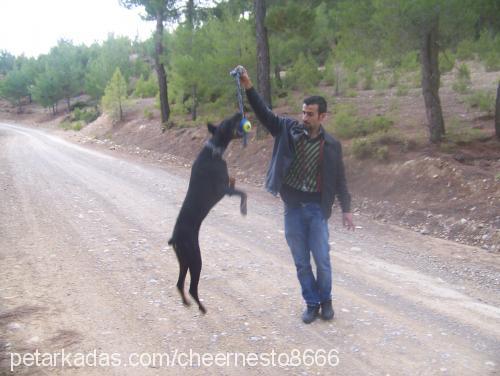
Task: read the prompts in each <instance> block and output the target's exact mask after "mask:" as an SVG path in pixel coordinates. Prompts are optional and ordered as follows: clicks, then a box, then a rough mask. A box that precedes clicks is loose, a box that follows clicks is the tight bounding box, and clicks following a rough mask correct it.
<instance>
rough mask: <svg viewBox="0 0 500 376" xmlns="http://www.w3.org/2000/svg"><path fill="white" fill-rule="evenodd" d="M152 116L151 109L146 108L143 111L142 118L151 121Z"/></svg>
mask: <svg viewBox="0 0 500 376" xmlns="http://www.w3.org/2000/svg"><path fill="white" fill-rule="evenodd" d="M153 116H154V115H153V111H152V110H151V108H148V107H146V108H145V109H144V117H145V118H146V119H148V120H151V119H153Z"/></svg>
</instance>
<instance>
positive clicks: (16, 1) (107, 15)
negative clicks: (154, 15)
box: [0, 0, 155, 57]
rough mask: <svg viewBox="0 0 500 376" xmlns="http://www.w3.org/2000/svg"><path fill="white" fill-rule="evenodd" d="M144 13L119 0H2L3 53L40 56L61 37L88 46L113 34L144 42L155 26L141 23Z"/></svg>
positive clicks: (0, 47) (0, 39)
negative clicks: (129, 7)
mask: <svg viewBox="0 0 500 376" xmlns="http://www.w3.org/2000/svg"><path fill="white" fill-rule="evenodd" d="M142 12H144V11H143V9H142V8H136V9H132V10H129V9H126V8H123V7H121V6H120V4H119V2H118V0H1V1H0V50H7V51H9V52H10V53H11V54H14V55H21V54H25V55H26V56H35V57H36V56H38V55H39V54H45V53H48V52H49V50H50V48H51V47H53V46H55V45H56V44H57V41H58V40H59V39H61V38H64V39H69V40H72V41H73V43H75V44H81V43H84V44H86V45H90V44H91V43H93V42H94V41H98V42H101V41H103V40H105V39H106V38H107V36H108V34H109V33H114V34H115V35H116V36H128V37H130V38H131V39H134V38H135V37H136V36H138V37H139V39H140V40H144V39H146V38H148V37H149V36H150V35H151V32H152V31H153V30H154V27H155V23H154V22H151V21H149V22H148V21H143V20H141V18H140V16H139V14H140V13H142Z"/></svg>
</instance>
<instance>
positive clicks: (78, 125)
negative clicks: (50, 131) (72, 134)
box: [59, 120, 85, 131]
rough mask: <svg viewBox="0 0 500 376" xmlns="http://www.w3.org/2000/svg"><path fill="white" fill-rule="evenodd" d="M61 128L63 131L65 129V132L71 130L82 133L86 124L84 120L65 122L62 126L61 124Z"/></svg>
mask: <svg viewBox="0 0 500 376" xmlns="http://www.w3.org/2000/svg"><path fill="white" fill-rule="evenodd" d="M59 126H60V127H61V128H62V129H64V130H65V131H69V130H72V131H80V130H81V129H82V128H83V127H84V126H85V122H84V121H82V120H79V121H69V120H65V121H63V122H62V123H61V124H59Z"/></svg>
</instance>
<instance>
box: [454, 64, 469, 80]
mask: <svg viewBox="0 0 500 376" xmlns="http://www.w3.org/2000/svg"><path fill="white" fill-rule="evenodd" d="M457 79H458V80H464V81H467V82H470V70H469V67H468V66H467V64H465V63H462V64H460V66H459V67H458V71H457Z"/></svg>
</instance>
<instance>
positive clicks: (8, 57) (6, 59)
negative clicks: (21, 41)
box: [0, 50, 16, 75]
mask: <svg viewBox="0 0 500 376" xmlns="http://www.w3.org/2000/svg"><path fill="white" fill-rule="evenodd" d="M15 62H16V57H15V56H14V55H12V54H11V53H9V52H8V51H5V50H0V75H6V74H7V73H8V72H9V71H11V70H13V69H14V64H15Z"/></svg>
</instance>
